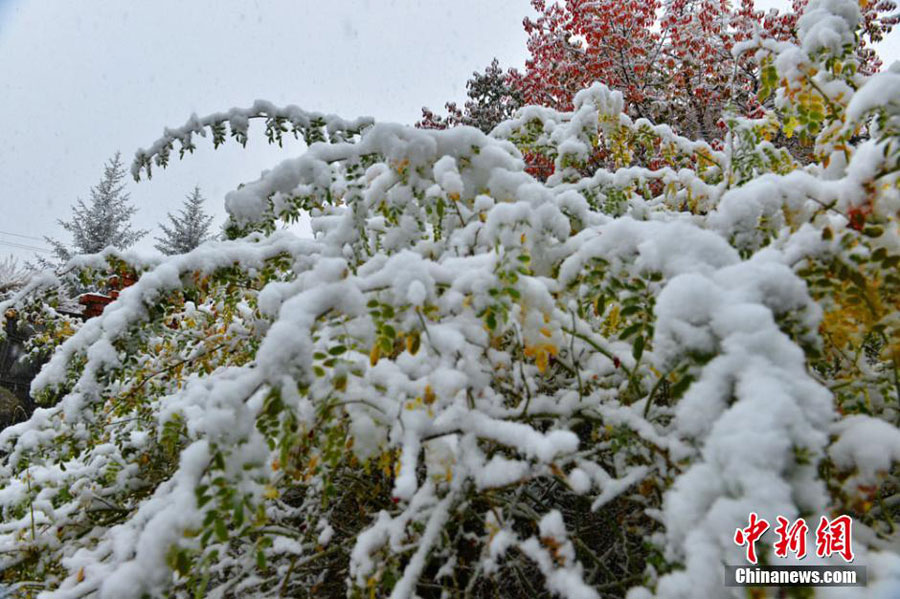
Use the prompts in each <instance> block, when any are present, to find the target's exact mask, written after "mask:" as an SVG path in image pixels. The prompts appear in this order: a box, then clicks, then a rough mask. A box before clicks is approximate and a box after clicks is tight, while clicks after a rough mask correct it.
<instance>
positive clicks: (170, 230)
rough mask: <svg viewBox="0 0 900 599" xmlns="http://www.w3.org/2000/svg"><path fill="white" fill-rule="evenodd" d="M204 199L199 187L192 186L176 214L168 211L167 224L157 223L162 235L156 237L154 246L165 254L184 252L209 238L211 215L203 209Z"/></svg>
mask: <svg viewBox="0 0 900 599" xmlns="http://www.w3.org/2000/svg"><path fill="white" fill-rule="evenodd" d="M204 201H205V200H204V199H203V196H202V195H201V194H200V187H199V186H198V187H194V190H193V191H192V192H191V193H190V194H189V195H188V196H187V197H186V198H185V200H184V204H183V205H182V207H181V210H179V211H178V214H177V215H176V214H172V213H171V212H170V213H169V215H168V216H169V225H168V226H167V225H164V224H160V225H159V228H160V229H162V232H163V236H162V237H157V238H156V241H157V243H156V245H155V246H154V247H155V248H156V249H158V250H159V251H160V252H162V253H163V254H166V255H167V256H170V255H172V254H184V253H186V252H189V251H191V250H192V249H194V248H196V247H197V246H198V245H200V244H201V243H203V242H204V241H206V240H207V239H209V238H210V234H209V226H210V225H211V224H212V220H213V217H212V216H211V215H209V214H206V212H205V211H204V210H203V202H204Z"/></svg>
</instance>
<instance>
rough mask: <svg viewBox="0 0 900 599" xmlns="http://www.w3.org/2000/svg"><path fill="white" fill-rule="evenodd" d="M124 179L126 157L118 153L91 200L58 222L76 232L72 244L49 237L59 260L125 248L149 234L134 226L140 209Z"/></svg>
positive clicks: (79, 203)
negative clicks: (123, 163)
mask: <svg viewBox="0 0 900 599" xmlns="http://www.w3.org/2000/svg"><path fill="white" fill-rule="evenodd" d="M124 178H125V169H124V168H123V165H122V157H121V155H120V154H119V153H118V152H116V154H115V156H113V157H112V158H111V159H110V160H109V162H107V163H106V165H104V167H103V178H102V179H101V180H100V182H99V183H98V184H97V185H96V186H95V187H92V188H91V197H90V200H89V201H88V202H85V201H84V200H81V199H79V200H78V201H77V202H76V203H75V205H74V206H72V217H71V218H70V219H69V220H59V221H58V222H59V224H60V225H61V226H62V228H63V229H65V230H66V231H68V232H69V233H71V234H72V243H71V245H67V244H65V243H64V242H62V241H59V240H56V239H51V238H49V237H48V238H46V239H47V242H48V243H50V244H51V246H52V247H53V254H54V256H55V257H56V259H57V260H58V261H60V262H66V261H68V260H69V259H71V258H72V257H73V256H75V255H78V254H96V253H98V252H101V251H103V250H104V249H105V248H107V247H114V248H116V249H119V250H124V249H127V248H129V247H131V246H132V245H134V244H135V243H137V242H138V241H139V240H140V239H141V238H142V237H144V235H146V234H147V231H144V230H142V229H133V228H132V226H131V217H132V216H134V213H135V212H137V208H135V207H134V206H133V205H132V204H131V198H130V196H129V194H128V193H127V192H126V191H125V184H124V183H123V179H124Z"/></svg>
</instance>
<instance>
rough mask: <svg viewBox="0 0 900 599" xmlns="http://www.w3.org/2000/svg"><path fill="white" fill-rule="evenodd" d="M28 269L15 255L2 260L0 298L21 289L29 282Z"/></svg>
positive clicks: (0, 265)
mask: <svg viewBox="0 0 900 599" xmlns="http://www.w3.org/2000/svg"><path fill="white" fill-rule="evenodd" d="M28 277H29V272H28V269H27V268H25V267H24V266H21V265H20V264H19V261H18V260H16V259H15V258H14V257H13V256H7V257H6V258H3V259H2V260H0V298H2V297H4V296H5V295H8V294H9V293H11V292H13V291H15V290H17V289H19V288H20V287H22V286H23V285H25V283H27V282H28Z"/></svg>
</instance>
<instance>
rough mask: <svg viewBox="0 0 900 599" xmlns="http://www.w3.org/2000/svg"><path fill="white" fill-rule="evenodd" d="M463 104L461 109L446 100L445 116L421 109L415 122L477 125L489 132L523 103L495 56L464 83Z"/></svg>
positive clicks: (443, 126) (441, 125)
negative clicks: (420, 113) (481, 70)
mask: <svg viewBox="0 0 900 599" xmlns="http://www.w3.org/2000/svg"><path fill="white" fill-rule="evenodd" d="M466 89H467V94H466V95H467V96H468V98H469V99H468V100H466V104H465V107H464V108H463V109H460V108H459V107H458V106H457V105H456V102H447V103H446V104H445V105H444V107H445V108H446V109H447V112H448V114H447V116H440V115H438V114H435V113H434V112H432V111H431V110H429V109H428V108H425V107H423V108H422V120H421V121H419V122H418V123H416V126H417V127H419V128H420V129H446V128H448V127H454V126H456V125H468V126H471V127H477V128H478V129H481V130H482V131H484V132H485V133H488V132H490V131H491V129H493V128H494V127H496V126H497V124H498V123H500V122H501V121H504V120H506V119H508V118H510V117H512V116H513V114H514V113H515V111H516V109H517V108H519V107H520V106H522V95H521V93H519V92H518V91H517V90H516V89H514V88H513V87H512V85H511V80H510V78H509V76H508V74H507V73H504V72H503V69H501V68H500V63H499V61H498V60H497V59H496V58H495V59H494V60H492V61H491V64H490V65H488V66H487V68H485V70H484V72H483V73H479V72H478V71H475V72H473V73H472V78H471V79H469V80H468V81H467V82H466Z"/></svg>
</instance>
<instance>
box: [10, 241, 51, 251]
mask: <svg viewBox="0 0 900 599" xmlns="http://www.w3.org/2000/svg"><path fill="white" fill-rule="evenodd" d="M0 245H6V246H9V247H12V248H17V249H20V250H34V251H35V252H46V253H48V254H50V253H52V252H53V250H49V249H47V248H39V247H37V246H36V245H26V244H24V243H15V242H13V241H3V240H2V239H0Z"/></svg>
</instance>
